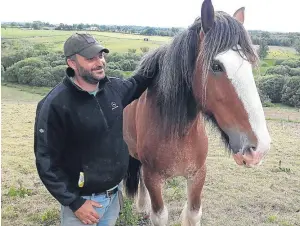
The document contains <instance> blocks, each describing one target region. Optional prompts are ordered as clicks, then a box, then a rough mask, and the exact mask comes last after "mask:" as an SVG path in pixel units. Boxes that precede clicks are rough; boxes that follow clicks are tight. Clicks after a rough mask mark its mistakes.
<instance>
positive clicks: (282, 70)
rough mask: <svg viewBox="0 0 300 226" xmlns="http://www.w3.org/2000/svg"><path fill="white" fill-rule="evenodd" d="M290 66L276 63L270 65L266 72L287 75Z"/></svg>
mask: <svg viewBox="0 0 300 226" xmlns="http://www.w3.org/2000/svg"><path fill="white" fill-rule="evenodd" d="M289 72H290V68H289V67H288V66H283V65H277V66H275V67H270V68H268V70H267V71H266V74H277V75H288V74H289Z"/></svg>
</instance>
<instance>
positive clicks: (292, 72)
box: [289, 68, 300, 76]
mask: <svg viewBox="0 0 300 226" xmlns="http://www.w3.org/2000/svg"><path fill="white" fill-rule="evenodd" d="M289 75H290V76H300V68H291V69H290V71H289Z"/></svg>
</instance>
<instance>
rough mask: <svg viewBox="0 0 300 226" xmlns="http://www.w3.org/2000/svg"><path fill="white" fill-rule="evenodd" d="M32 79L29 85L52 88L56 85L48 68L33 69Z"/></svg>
mask: <svg viewBox="0 0 300 226" xmlns="http://www.w3.org/2000/svg"><path fill="white" fill-rule="evenodd" d="M33 77H34V78H33V79H32V81H31V82H30V84H29V85H32V86H44V87H45V86H46V87H54V86H55V85H56V84H57V81H56V79H55V78H54V76H53V74H51V68H50V67H46V68H42V69H35V70H34V71H33Z"/></svg>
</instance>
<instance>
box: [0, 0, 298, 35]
mask: <svg viewBox="0 0 300 226" xmlns="http://www.w3.org/2000/svg"><path fill="white" fill-rule="evenodd" d="M202 2H203V0H181V1H178V0H173V1H171V0H148V1H143V0H77V1H76V2H75V0H73V1H70V0H51V1H41V0H8V1H2V3H1V14H0V20H1V22H8V21H15V22H32V21H35V20H40V21H43V22H49V23H52V24H59V23H65V24H75V23H88V24H93V23H95V24H106V25H113V24H114V25H141V26H154V27H183V28H186V27H188V26H189V25H190V24H192V22H193V21H194V19H195V18H196V17H198V16H201V4H202ZM212 3H213V6H214V9H215V10H216V11H217V10H221V11H225V12H227V13H229V14H231V15H233V13H234V12H235V11H236V10H237V9H238V8H240V7H243V6H244V7H245V24H244V25H245V28H246V29H247V30H265V31H278V32H300V12H299V5H300V1H299V0H284V1H282V0H212Z"/></svg>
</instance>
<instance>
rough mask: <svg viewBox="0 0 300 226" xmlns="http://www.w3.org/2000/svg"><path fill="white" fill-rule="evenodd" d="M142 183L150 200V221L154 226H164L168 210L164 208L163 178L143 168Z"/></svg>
mask: <svg viewBox="0 0 300 226" xmlns="http://www.w3.org/2000/svg"><path fill="white" fill-rule="evenodd" d="M143 173H144V175H143V176H144V182H145V185H146V187H147V189H148V191H149V195H150V198H151V207H152V208H151V212H150V219H151V221H152V223H153V225H154V226H165V225H167V222H168V210H167V208H166V206H164V201H163V197H162V186H163V182H164V178H163V177H162V176H161V175H159V174H158V173H153V172H151V170H149V169H148V168H146V167H144V169H143Z"/></svg>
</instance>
